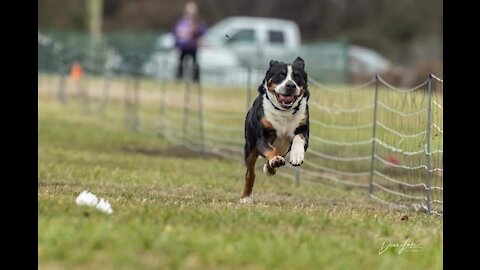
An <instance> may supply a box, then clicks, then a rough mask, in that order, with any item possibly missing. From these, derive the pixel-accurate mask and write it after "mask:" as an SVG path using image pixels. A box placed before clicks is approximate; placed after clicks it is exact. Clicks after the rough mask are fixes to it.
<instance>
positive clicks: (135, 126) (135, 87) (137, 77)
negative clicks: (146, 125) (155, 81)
mask: <svg viewBox="0 0 480 270" xmlns="http://www.w3.org/2000/svg"><path fill="white" fill-rule="evenodd" d="M140 80H141V78H140V74H136V75H135V77H134V81H133V83H134V85H133V94H134V96H133V98H134V100H133V102H134V104H133V105H134V108H133V110H134V111H133V130H134V131H138V130H139V126H140V116H139V111H140V89H139V88H140Z"/></svg>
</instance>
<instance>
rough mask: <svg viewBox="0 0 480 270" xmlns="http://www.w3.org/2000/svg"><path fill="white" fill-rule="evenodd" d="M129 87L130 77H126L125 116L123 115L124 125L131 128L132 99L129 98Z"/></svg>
mask: <svg viewBox="0 0 480 270" xmlns="http://www.w3.org/2000/svg"><path fill="white" fill-rule="evenodd" d="M129 92H130V91H129V87H128V77H126V76H125V88H124V96H123V101H124V108H125V109H124V115H123V123H124V124H125V126H127V127H128V128H129V127H130V97H129Z"/></svg>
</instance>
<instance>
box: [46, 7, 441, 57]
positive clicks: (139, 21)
mask: <svg viewBox="0 0 480 270" xmlns="http://www.w3.org/2000/svg"><path fill="white" fill-rule="evenodd" d="M185 2H186V0H182V1H168V0H136V1H128V0H104V4H103V15H104V18H103V31H105V32H113V31H159V32H165V31H169V30H170V28H171V26H172V24H173V23H174V22H175V20H176V19H177V18H178V17H179V16H180V15H181V13H182V10H183V6H184V4H185ZM196 2H197V3H198V4H199V7H200V13H201V15H202V17H203V18H204V19H205V20H206V21H207V23H208V24H209V25H212V24H214V23H215V22H217V21H219V20H221V19H223V18H225V17H227V16H234V15H246V16H266V17H279V18H285V19H289V20H293V21H295V22H297V23H298V25H299V27H300V31H301V34H302V41H303V42H304V43H307V42H314V41H330V40H337V39H339V38H347V40H348V41H349V42H350V43H352V44H356V45H362V46H366V47H369V48H372V49H374V50H376V51H378V52H380V53H382V54H383V55H385V56H387V57H388V58H389V59H391V60H392V61H394V62H396V63H399V64H407V63H410V62H412V61H413V62H418V61H432V60H435V61H437V60H442V58H443V57H442V54H443V34H442V33H443V2H442V1H439V0H422V1H414V0H396V1H393V0H303V1H292V0H261V1H254V0H242V1H238V0H197V1H196ZM86 13H87V11H86V1H78V0H39V1H38V14H39V16H38V27H39V29H56V30H77V31H87V25H88V22H87V20H86Z"/></svg>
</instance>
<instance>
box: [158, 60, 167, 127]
mask: <svg viewBox="0 0 480 270" xmlns="http://www.w3.org/2000/svg"><path fill="white" fill-rule="evenodd" d="M162 62H164V63H163V65H162V66H161V67H158V65H157V68H166V66H167V63H166V60H165V59H162ZM162 72H163V71H162ZM157 74H160V73H157ZM160 80H161V81H160V119H159V120H160V123H159V125H158V126H159V130H158V136H165V134H164V132H165V111H166V110H165V106H166V99H167V98H166V96H167V90H166V75H164V74H163V73H161V75H160Z"/></svg>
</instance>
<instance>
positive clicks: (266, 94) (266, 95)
mask: <svg viewBox="0 0 480 270" xmlns="http://www.w3.org/2000/svg"><path fill="white" fill-rule="evenodd" d="M265 97H266V98H267V99H268V101H270V104H272V106H273V107H274V108H275V109H277V110H279V111H286V110H282V109H280V108H278V107H277V106H275V104H273V102H272V101H271V100H270V98H269V97H268V93H265Z"/></svg>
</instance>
